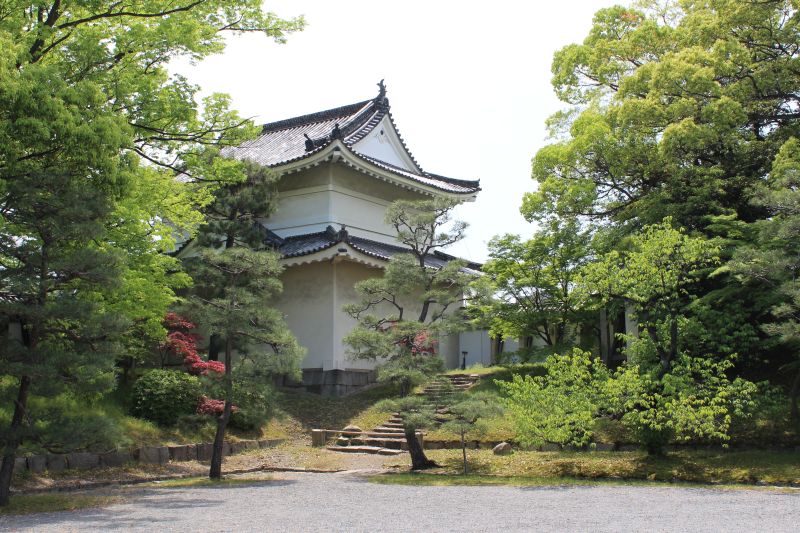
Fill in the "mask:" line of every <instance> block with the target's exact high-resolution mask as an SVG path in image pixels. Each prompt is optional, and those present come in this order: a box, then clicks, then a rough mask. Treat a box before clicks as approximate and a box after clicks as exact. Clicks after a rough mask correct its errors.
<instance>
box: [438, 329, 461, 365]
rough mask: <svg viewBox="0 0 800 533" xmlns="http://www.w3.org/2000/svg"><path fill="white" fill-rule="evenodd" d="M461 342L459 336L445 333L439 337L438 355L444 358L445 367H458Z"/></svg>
mask: <svg viewBox="0 0 800 533" xmlns="http://www.w3.org/2000/svg"><path fill="white" fill-rule="evenodd" d="M460 347H461V343H460V340H459V336H458V335H457V334H456V335H446V336H443V337H442V338H440V339H439V356H440V357H441V358H442V359H444V365H445V367H446V368H458V367H460V366H461V352H460V351H459V348H460Z"/></svg>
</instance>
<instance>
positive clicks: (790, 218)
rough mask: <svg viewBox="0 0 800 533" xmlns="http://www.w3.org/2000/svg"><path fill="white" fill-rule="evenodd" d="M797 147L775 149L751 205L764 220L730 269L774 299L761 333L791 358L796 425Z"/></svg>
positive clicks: (799, 380) (799, 347)
mask: <svg viewBox="0 0 800 533" xmlns="http://www.w3.org/2000/svg"><path fill="white" fill-rule="evenodd" d="M799 187H800V141H798V139H797V138H795V137H793V138H791V139H789V140H788V141H786V143H784V144H783V146H781V149H780V151H779V152H778V155H777V157H776V158H775V160H774V162H773V164H772V172H771V173H770V175H769V179H768V180H767V181H766V182H765V183H763V184H761V185H760V186H759V187H758V188H756V192H755V195H754V198H753V201H754V203H756V204H757V205H759V206H762V207H764V208H766V209H767V210H768V212H769V214H770V218H768V219H766V220H762V221H759V222H757V223H755V224H753V226H754V227H755V229H756V231H757V238H756V243H755V245H751V246H742V247H740V248H739V249H738V250H737V253H736V255H735V256H734V258H733V260H732V261H731V267H732V269H733V270H734V272H736V273H738V274H739V275H741V276H742V277H744V278H745V280H746V281H747V282H748V283H749V285H750V286H751V287H764V288H766V290H769V291H770V292H771V293H773V294H774V295H775V297H776V300H777V301H776V302H775V303H774V305H773V306H772V308H771V311H772V314H773V316H774V320H773V321H771V322H768V323H766V324H764V325H763V329H764V331H766V332H767V333H768V334H769V335H772V336H773V337H775V338H776V339H779V340H780V341H781V342H782V343H783V345H784V346H785V348H786V350H787V351H789V352H790V353H793V354H794V357H793V358H792V359H790V360H789V362H788V363H787V364H786V366H785V367H784V370H787V371H789V372H791V373H792V374H793V375H794V379H793V383H792V387H791V391H790V396H791V400H792V416H793V418H795V419H796V420H800V408H798V399H797V398H798V396H799V395H800V283H798V281H797V280H798V276H799V275H800V259H799V258H800V188H799Z"/></svg>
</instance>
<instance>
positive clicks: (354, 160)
mask: <svg viewBox="0 0 800 533" xmlns="http://www.w3.org/2000/svg"><path fill="white" fill-rule="evenodd" d="M327 161H330V162H333V163H337V162H341V163H342V164H344V165H347V166H349V167H351V168H355V169H356V170H358V171H360V172H362V173H365V174H368V175H371V176H373V177H375V178H378V179H380V180H383V181H386V182H389V183H392V184H394V185H397V186H399V187H403V188H405V189H410V190H414V191H417V192H419V193H422V194H425V195H428V196H446V197H449V198H455V199H459V200H461V201H470V202H471V201H474V200H475V198H476V196H477V194H478V191H480V187H479V188H477V189H476V190H474V191H468V192H463V193H459V192H455V191H447V190H444V189H439V188H437V187H432V186H429V185H426V184H424V183H420V182H417V181H414V180H412V179H409V178H406V177H404V176H401V175H399V174H396V173H394V172H391V171H389V170H385V169H382V168H380V167H378V166H376V165H373V164H372V163H370V162H369V161H367V160H365V159H363V158H361V157H359V155H358V154H357V153H355V152H354V151H353V150H351V149H350V148H349V147H348V146H347V144H345V143H344V142H342V141H341V140H339V139H335V140H333V141H331V142H330V143H329V144H328V145H327V146H325V147H322V148H320V149H317V150H315V151H313V152H309V154H308V156H307V157H303V158H300V159H295V160H294V161H290V162H287V163H282V164H278V165H275V166H273V167H271V168H272V169H273V170H274V171H275V172H277V173H279V174H293V173H295V172H300V171H302V170H306V169H309V168H312V167H315V166H318V165H320V164H322V163H325V162H327Z"/></svg>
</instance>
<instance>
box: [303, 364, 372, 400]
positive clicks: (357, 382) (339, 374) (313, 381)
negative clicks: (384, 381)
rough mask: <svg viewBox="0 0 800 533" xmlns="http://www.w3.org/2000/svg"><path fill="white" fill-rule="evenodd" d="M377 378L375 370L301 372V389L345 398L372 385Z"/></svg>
mask: <svg viewBox="0 0 800 533" xmlns="http://www.w3.org/2000/svg"><path fill="white" fill-rule="evenodd" d="M377 378H378V373H377V372H376V371H375V370H322V369H321V368H313V369H305V370H303V387H304V388H305V389H306V390H307V391H308V392H314V393H317V394H322V395H323V396H347V395H348V394H353V393H354V392H358V391H360V390H362V389H363V388H365V387H367V386H369V385H372V384H373V383H375V381H376V380H377Z"/></svg>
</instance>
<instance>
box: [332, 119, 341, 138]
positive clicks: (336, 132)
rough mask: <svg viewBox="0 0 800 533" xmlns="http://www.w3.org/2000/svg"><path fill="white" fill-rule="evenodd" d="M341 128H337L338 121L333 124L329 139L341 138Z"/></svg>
mask: <svg viewBox="0 0 800 533" xmlns="http://www.w3.org/2000/svg"><path fill="white" fill-rule="evenodd" d="M342 138H343V136H342V130H340V129H339V123H338V122H337V123H336V124H334V125H333V131H331V140H334V139H340V140H341V139H342Z"/></svg>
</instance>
